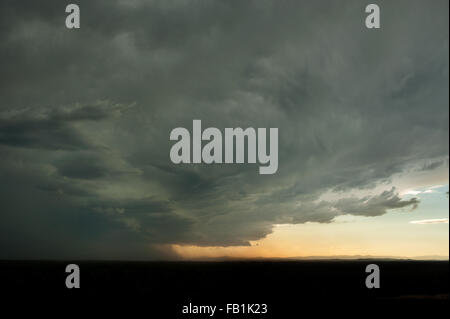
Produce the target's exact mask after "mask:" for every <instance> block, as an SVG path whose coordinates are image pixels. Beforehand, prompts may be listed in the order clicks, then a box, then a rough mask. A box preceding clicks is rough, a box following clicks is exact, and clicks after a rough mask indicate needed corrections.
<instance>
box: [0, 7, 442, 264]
mask: <svg viewBox="0 0 450 319" xmlns="http://www.w3.org/2000/svg"><path fill="white" fill-rule="evenodd" d="M76 3H77V4H78V5H79V7H80V10H81V28H80V29H67V28H66V27H65V18H66V15H67V14H66V13H65V5H66V3H63V2H61V1H51V0H43V1H39V2H37V1H9V0H2V1H0V70H1V72H0V179H1V181H2V182H1V183H0V259H124V260H155V259H158V260H159V259H168V260H172V259H195V258H199V257H201V258H204V257H224V256H225V257H296V256H336V255H372V256H406V257H415V256H444V257H445V256H448V248H449V228H448V227H449V226H448V218H449V209H448V188H449V186H448V185H449V182H448V176H449V175H448V166H449V149H448V142H449V125H448V123H449V114H448V111H449V106H448V105H449V94H448V85H449V81H448V73H449V72H448V71H449V63H448V62H449V59H448V56H449V50H448V39H449V34H448V21H449V17H448V1H445V0H442V1H440V0H435V1H418V0H415V1H409V0H408V1H406V0H398V1H377V2H376V3H377V4H378V5H379V6H380V8H381V28H380V29H367V28H366V27H365V25H364V20H365V17H366V13H365V12H364V11H365V5H366V4H367V3H365V2H364V1H355V0H353V1H351V0H350V1H345V2H343V1H331V0H327V1H294V0H287V1H275V0H258V1H256V0H254V1H238V0H227V1H225V0H222V1H218V0H211V1H205V0H183V1H182V0H175V1H162V0H161V1H156V0H155V1H153V0H132V1H124V0H114V1H106V0H96V1H82V0H80V1H77V2H76ZM67 4H68V3H67ZM194 119H200V120H201V121H202V126H203V127H216V128H219V129H220V130H223V129H224V128H226V127H232V128H235V127H242V128H247V127H254V128H260V127H263V128H269V127H275V128H278V130H279V133H278V138H279V140H278V145H279V150H278V152H279V155H278V171H277V172H276V173H275V174H273V175H260V174H259V173H258V169H257V166H255V165H254V164H213V165H207V164H174V163H172V162H171V161H170V157H169V152H170V148H171V146H172V145H173V141H170V139H169V136H170V132H171V130H172V129H174V128H176V127H185V128H188V129H191V128H192V121H193V120H194Z"/></svg>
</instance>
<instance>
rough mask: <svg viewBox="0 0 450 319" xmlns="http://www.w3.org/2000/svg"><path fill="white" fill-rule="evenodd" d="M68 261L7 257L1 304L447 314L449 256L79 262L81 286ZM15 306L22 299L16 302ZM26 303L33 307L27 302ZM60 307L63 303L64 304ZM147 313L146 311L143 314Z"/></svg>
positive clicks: (157, 311) (49, 308)
mask: <svg viewBox="0 0 450 319" xmlns="http://www.w3.org/2000/svg"><path fill="white" fill-rule="evenodd" d="M68 263H71V262H62V261H2V262H0V271H1V275H0V280H1V285H2V290H3V292H6V293H5V294H3V295H4V296H6V298H5V297H3V298H2V301H3V308H5V307H6V308H8V307H11V308H12V309H13V310H14V312H15V313H18V312H25V313H27V312H30V313H33V314H34V313H36V312H37V311H43V312H44V313H47V314H53V313H55V314H58V313H61V309H66V311H70V313H80V314H82V313H86V312H88V313H90V314H93V313H98V314H107V313H120V312H124V311H125V312H126V313H127V316H132V317H134V316H133V315H132V314H135V313H136V314H137V313H144V314H145V315H144V316H146V317H149V318H154V317H156V318H207V317H208V315H184V314H182V313H181V309H182V306H183V305H188V304H189V303H192V304H196V305H217V306H218V308H219V307H223V308H225V307H226V304H227V303H239V304H242V303H245V304H247V303H261V304H262V303H266V304H267V305H268V310H269V311H268V314H266V315H262V314H260V315H255V314H252V315H237V314H235V315H231V314H229V315H226V314H225V313H223V312H222V313H216V314H215V315H214V318H269V317H270V318H286V317H287V316H289V317H302V314H305V312H306V311H307V310H308V311H309V310H311V311H314V313H315V314H316V315H317V316H318V317H321V316H322V315H325V314H327V313H331V312H333V313H334V314H336V313H342V314H346V315H349V316H359V315H363V314H380V315H382V314H383V313H385V312H386V311H395V312H398V313H399V314H406V313H414V312H417V311H431V310H432V311H433V312H435V311H440V312H442V311H445V312H448V301H449V286H448V279H449V278H448V273H449V267H448V266H449V264H448V261H409V260H408V261H393V260H389V261H386V260H351V261H349V260H346V261H342V260H336V261H227V262H106V261H105V262H97V261H95V262H94V261H83V262H75V263H77V264H78V265H79V266H80V270H81V276H80V278H81V280H80V283H81V287H80V289H67V288H66V286H65V278H66V276H67V274H66V273H65V266H66V265H67V264H68ZM370 263H376V264H377V265H379V267H380V274H381V276H380V278H381V280H380V283H381V288H379V289H367V288H366V286H365V278H366V276H367V274H366V273H365V267H366V265H368V264H370ZM17 305H20V306H19V307H17ZM23 305H28V306H26V307H24V306H23ZM61 307H62V308H61ZM139 316H142V315H139Z"/></svg>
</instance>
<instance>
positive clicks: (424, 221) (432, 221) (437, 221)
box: [410, 218, 448, 225]
mask: <svg viewBox="0 0 450 319" xmlns="http://www.w3.org/2000/svg"><path fill="white" fill-rule="evenodd" d="M410 223H411V224H419V225H428V224H448V218H437V219H422V220H413V221H410Z"/></svg>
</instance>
